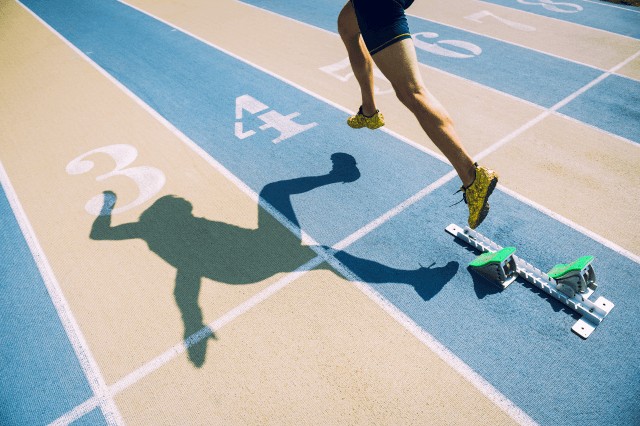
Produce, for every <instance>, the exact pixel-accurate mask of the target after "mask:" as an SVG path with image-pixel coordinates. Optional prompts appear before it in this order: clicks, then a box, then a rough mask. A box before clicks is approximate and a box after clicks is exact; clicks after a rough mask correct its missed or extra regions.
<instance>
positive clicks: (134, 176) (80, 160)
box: [66, 144, 166, 216]
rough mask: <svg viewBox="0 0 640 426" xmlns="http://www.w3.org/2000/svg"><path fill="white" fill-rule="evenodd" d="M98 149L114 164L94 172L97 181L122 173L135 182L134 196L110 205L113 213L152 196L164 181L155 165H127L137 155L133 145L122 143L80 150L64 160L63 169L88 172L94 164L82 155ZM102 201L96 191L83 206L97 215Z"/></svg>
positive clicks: (96, 152)
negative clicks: (105, 169) (124, 201)
mask: <svg viewBox="0 0 640 426" xmlns="http://www.w3.org/2000/svg"><path fill="white" fill-rule="evenodd" d="M100 153H101V154H107V155H108V156H110V157H111V158H113V160H114V161H115V163H116V164H115V168H114V169H113V170H112V171H110V172H109V173H105V174H103V175H100V176H98V177H97V178H96V180H97V181H103V180H106V179H109V178H111V177H114V176H125V177H127V178H129V179H131V180H133V181H134V182H135V183H136V185H137V186H138V198H136V199H135V200H133V201H132V202H130V203H129V204H127V205H125V206H121V207H118V208H115V209H113V212H112V213H113V214H118V213H122V212H125V211H127V210H130V209H132V208H134V207H136V206H139V205H140V204H142V203H144V202H145V201H147V200H149V199H151V198H153V196H154V195H155V194H157V193H158V192H159V191H160V189H162V187H163V186H164V183H165V182H166V178H165V176H164V173H162V171H160V170H158V169H156V168H155V167H147V166H138V167H128V168H127V166H129V165H130V164H131V163H133V162H134V160H135V159H136V158H137V157H138V151H137V150H136V149H135V148H134V147H133V146H131V145H124V144H118V145H109V146H104V147H102V148H97V149H94V150H93V151H89V152H86V153H84V154H82V155H81V156H79V157H77V158H75V159H73V160H72V161H71V162H70V163H69V164H67V168H66V170H67V173H69V174H70V175H81V174H84V173H87V172H89V171H90V170H92V169H93V167H94V165H95V164H94V163H93V161H90V160H87V159H86V158H87V157H90V156H92V155H95V154H100ZM103 202H104V196H103V195H96V196H95V197H93V198H91V199H90V200H89V202H88V203H87V204H86V205H85V207H84V208H85V210H86V211H87V212H88V213H90V214H92V215H95V216H98V215H100V211H101V210H102V204H103Z"/></svg>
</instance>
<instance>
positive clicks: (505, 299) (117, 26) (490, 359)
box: [25, 0, 640, 425]
mask: <svg viewBox="0 0 640 426" xmlns="http://www.w3.org/2000/svg"><path fill="white" fill-rule="evenodd" d="M25 4H26V5H27V6H28V7H29V8H31V9H32V10H33V11H34V12H35V13H36V14H38V15H39V16H40V17H42V18H43V19H44V20H45V21H46V22H47V23H49V24H50V25H52V26H53V27H54V28H55V29H56V30H57V31H58V32H60V33H61V34H62V35H63V36H64V37H66V38H67V39H68V40H69V41H70V42H71V43H73V44H74V45H76V46H77V47H78V48H80V49H81V50H83V51H91V52H93V53H92V54H91V58H92V59H93V60H94V61H95V62H96V63H97V64H99V65H100V66H101V67H103V68H104V69H105V70H107V71H108V72H109V73H111V74H112V75H113V76H114V77H115V78H117V79H118V80H119V81H121V82H122V83H123V84H124V85H126V86H127V87H128V88H129V89H130V90H132V91H133V92H134V93H135V94H136V95H138V96H139V97H140V98H142V99H143V100H144V101H145V102H147V103H148V104H149V105H151V106H152V107H153V108H155V109H156V110H157V111H158V112H159V113H160V114H162V115H163V116H164V117H166V118H167V119H168V120H169V121H171V123H173V125H175V126H176V127H177V128H178V129H180V130H181V131H182V132H184V133H185V134H186V135H188V136H189V137H190V138H192V139H193V140H194V141H195V142H196V143H197V144H199V145H200V146H201V147H202V148H203V149H205V150H206V151H207V152H209V153H210V154H211V155H212V156H213V157H215V158H216V159H217V160H218V161H220V162H221V163H222V164H223V165H224V166H225V167H227V168H228V169H229V170H231V171H232V172H233V173H234V174H236V175H237V176H238V177H240V178H241V179H242V180H243V181H245V182H246V183H247V184H248V185H249V186H250V187H251V188H253V189H254V190H255V191H260V190H261V189H262V188H263V187H264V185H266V184H268V183H271V182H276V181H281V180H283V179H289V178H293V177H299V176H311V175H319V174H322V173H324V172H326V171H328V169H329V168H330V164H329V160H328V159H329V156H330V155H331V154H332V153H335V152H346V153H349V154H351V155H353V156H354V157H355V158H356V160H357V161H358V165H359V167H360V171H361V173H362V177H361V178H360V179H359V180H357V181H356V182H354V183H350V184H345V185H343V184H334V185H326V186H323V187H321V188H319V189H316V190H314V191H310V192H307V193H304V194H299V195H295V196H294V202H293V208H294V211H295V216H297V220H298V221H299V222H300V224H301V226H302V228H303V229H304V230H305V231H306V232H307V233H309V234H310V235H311V236H312V237H314V238H315V239H316V240H318V241H320V242H321V243H322V244H332V243H334V242H336V241H339V240H341V239H342V238H344V237H346V236H347V235H349V234H350V233H351V232H353V231H354V230H356V229H358V228H359V227H360V226H362V225H363V224H365V223H368V222H369V221H371V220H372V219H374V218H376V217H378V216H379V215H380V214H381V213H383V212H385V211H387V210H388V209H389V208H390V207H391V206H394V205H396V204H397V203H398V202H400V201H401V200H404V199H406V198H408V197H409V196H410V195H413V193H415V192H416V191H417V190H418V189H420V188H422V187H424V186H426V185H427V184H429V183H431V182H433V181H435V180H436V179H437V178H438V177H440V176H442V175H443V174H444V173H446V172H447V171H449V170H450V168H449V167H447V166H445V165H443V164H442V163H440V162H439V161H437V160H434V159H433V158H431V157H428V156H426V155H425V154H423V153H421V152H420V151H417V150H416V149H414V148H411V147H409V146H407V145H405V144H403V143H401V142H399V141H397V140H395V139H393V138H391V137H390V136H388V135H386V134H385V133H382V132H379V131H378V132H369V131H353V130H351V129H349V128H348V127H347V126H346V125H345V124H344V120H345V118H346V116H345V114H344V113H342V112H340V111H337V110H335V109H333V108H332V107H330V106H328V105H327V104H325V103H323V102H321V101H319V100H317V99H315V98H313V97H311V96H309V95H307V94H304V93H302V92H300V91H298V90H296V89H294V88H292V87H291V86H289V85H287V84H285V83H284V82H282V81H280V80H277V79H275V78H273V77H270V76H268V75H266V74H264V73H262V72H260V71H258V70H256V69H254V68H252V67H250V66H249V65H247V64H245V63H243V62H241V61H239V60H237V59H234V58H233V57H231V56H228V55H226V54H224V53H223V52H220V51H219V50H217V49H215V48H212V47H210V46H207V45H205V44H203V43H200V42H198V41H196V40H194V39H192V38H190V37H188V36H186V35H185V34H183V33H181V32H179V31H174V30H173V29H172V28H170V27H168V26H166V25H164V24H162V23H160V22H158V21H155V20H153V19H152V18H149V17H147V16H145V15H143V14H141V13H139V12H137V11H135V10H133V9H131V8H129V7H127V6H125V5H123V4H121V3H118V2H115V1H108V0H104V1H99V2H91V3H89V2H84V1H80V0H66V1H59V2H56V3H55V4H53V3H52V2H50V1H44V0H29V1H26V2H25ZM244 94H249V95H251V96H252V97H254V98H255V99H258V100H260V101H261V102H263V103H264V104H265V105H268V106H269V108H270V109H269V110H271V109H274V110H277V111H279V112H282V113H283V114H288V113H291V112H294V111H295V112H300V115H299V116H298V117H297V118H295V120H296V121H297V122H299V123H311V122H317V123H318V125H317V126H316V127H314V128H312V129H310V130H308V131H306V132H303V133H301V134H300V135H298V136H294V137H292V138H290V139H287V140H285V141H283V142H281V143H279V144H273V143H271V140H272V139H273V138H274V137H276V136H277V135H278V133H277V132H273V131H272V130H265V131H260V130H259V127H258V126H259V124H260V122H259V120H257V119H256V118H255V117H253V119H254V120H255V121H252V120H249V119H247V120H244V119H243V120H244V121H243V125H244V130H248V129H253V130H255V131H256V134H255V135H254V136H251V137H249V138H247V139H244V140H242V141H241V140H238V139H237V138H236V137H235V135H234V125H235V123H236V122H237V121H236V119H235V99H236V98H237V97H238V96H240V95H244ZM265 111H267V110H265ZM269 132H271V133H269ZM158 149H161V147H158ZM455 189H457V183H456V182H450V183H449V184H448V185H446V186H445V187H443V188H441V189H439V190H437V191H436V192H435V193H433V194H431V195H429V196H427V197H426V198H425V199H423V200H422V201H420V202H419V203H417V204H416V205H414V206H412V207H411V208H409V209H408V210H406V211H404V212H403V213H401V214H400V215H398V216H397V217H395V218H393V219H392V220H391V221H389V222H388V223H386V224H384V225H383V226H382V227H380V228H378V229H376V230H375V231H374V232H372V233H371V234H369V235H367V236H366V237H364V238H363V239H361V240H359V241H357V242H356V243H354V244H353V245H352V246H351V247H348V248H347V249H345V251H343V252H339V253H337V255H336V256H337V257H338V259H340V260H341V261H342V262H343V263H344V264H345V265H347V266H348V267H350V268H351V269H352V270H353V271H354V272H355V273H356V274H358V275H360V277H361V278H363V279H364V280H366V281H367V282H369V283H370V285H371V286H372V287H374V288H375V289H376V290H378V291H379V292H381V293H382V294H383V295H384V296H385V297H386V298H388V300H390V301H391V302H392V303H394V304H395V305H396V306H397V307H398V308H400V309H401V310H402V311H404V312H405V313H406V314H407V315H408V316H410V317H411V318H412V319H413V320H414V321H415V322H416V323H417V324H418V325H419V326H420V327H422V328H424V329H425V330H426V331H427V332H429V333H431V334H432V335H434V336H435V337H436V338H437V339H438V340H439V341H441V342H442V343H443V344H445V345H446V346H447V347H448V348H449V349H450V350H451V351H453V352H454V353H455V354H456V355H457V356H459V357H460V358H461V359H462V360H464V361H465V362H466V363H468V364H469V365H470V366H471V367H472V368H473V369H475V370H476V371H477V372H478V373H479V374H481V375H482V376H483V377H484V378H486V379H487V380H488V381H489V382H490V383H491V384H492V385H493V386H495V387H496V388H497V389H498V390H499V391H500V392H502V393H503V394H504V395H505V396H507V397H508V398H509V399H511V400H512V401H514V402H515V403H516V404H517V405H518V406H520V407H522V408H523V409H524V410H525V411H526V412H527V413H528V414H529V415H530V416H532V417H533V418H534V419H535V420H537V421H539V422H540V423H542V424H548V425H557V424H563V425H583V424H609V425H629V424H634V422H636V423H637V421H638V419H640V417H639V416H640V414H639V411H638V406H637V396H638V394H639V383H640V368H639V366H640V357H639V355H638V351H637V348H638V347H639V345H640V337H639V333H637V329H638V327H639V326H640V319H639V318H638V312H640V301H639V300H638V298H637V297H636V294H637V285H636V278H637V276H639V275H640V266H639V265H638V264H636V263H634V262H632V261H630V260H627V259H626V258H623V257H621V256H620V255H618V254H616V253H615V252H613V251H611V250H609V249H607V248H606V247H603V246H602V245H600V244H598V243H596V242H594V241H593V240H591V239H589V238H587V237H585V236H584V235H582V234H580V233H578V232H576V231H574V230H572V229H570V228H568V227H566V226H564V225H562V224H560V223H558V222H556V221H554V220H552V219H550V218H549V217H548V216H545V215H543V214H541V213H539V212H537V211H536V210H534V209H532V208H530V207H528V206H526V205H524V204H522V203H520V202H518V201H516V200H515V199H513V198H510V197H508V196H506V195H504V194H502V193H497V194H495V196H494V198H492V203H491V204H492V214H491V215H490V216H489V218H488V219H487V222H486V224H483V226H482V229H481V232H483V233H485V234H486V235H489V236H491V237H492V238H494V239H495V240H496V241H497V242H498V243H500V244H503V245H515V246H516V247H518V249H519V251H518V255H520V256H521V257H522V258H524V259H525V260H527V261H529V262H530V263H532V264H534V265H536V266H538V267H540V268H542V269H548V268H550V267H551V266H553V265H554V264H555V263H559V262H566V261H568V260H573V258H576V257H578V256H580V255H584V254H592V255H594V256H595V257H596V268H597V274H598V277H599V282H600V283H601V290H598V292H597V293H598V294H602V295H604V296H605V297H607V298H608V299H610V300H611V301H613V302H614V303H615V304H616V308H615V309H614V310H613V311H612V313H611V314H610V316H609V317H608V318H607V319H606V320H605V321H604V323H603V324H602V325H601V326H599V327H598V329H597V330H596V331H595V333H594V334H593V335H592V336H591V337H590V338H589V339H588V340H586V341H583V340H581V339H580V338H578V337H577V336H575V335H573V334H572V333H571V332H570V328H571V326H572V325H573V323H574V322H575V320H576V317H575V316H573V315H572V314H571V313H570V312H567V311H566V310H565V309H562V307H561V306H559V305H558V304H557V303H555V302H554V301H553V300H550V299H549V298H548V297H546V296H545V295H543V294H540V293H539V292H537V291H535V290H534V289H532V288H531V287H529V286H527V285H525V284H522V283H521V284H513V285H512V286H511V287H509V289H508V290H507V291H505V292H503V293H495V292H493V290H492V289H491V288H488V287H486V286H485V285H484V284H482V283H481V282H479V281H477V280H474V278H473V277H472V276H471V275H470V274H469V273H468V272H467V271H466V270H465V265H466V264H467V263H468V262H469V261H470V260H472V259H473V258H474V254H472V253H470V252H469V251H468V250H466V249H465V248H464V247H463V246H461V245H459V244H457V243H456V242H454V240H453V237H450V236H449V235H448V234H446V233H445V231H444V227H445V226H446V225H448V224H449V223H451V222H456V223H458V224H463V223H464V222H465V219H466V218H465V213H466V211H465V207H464V205H460V206H457V207H454V208H449V207H447V206H448V205H449V204H451V203H452V202H453V201H455V199H453V198H452V196H451V193H452V192H454V190H455ZM177 195H180V194H177ZM220 202H224V200H221V201H220ZM283 213H285V214H287V215H289V217H290V218H291V219H295V218H294V217H293V216H292V215H293V214H294V213H293V212H283ZM420 264H422V265H424V266H425V268H422V269H418V266H419V265H420ZM430 265H431V268H430V269H429V268H428V267H429V266H430ZM425 386H428V384H425ZM416 391H419V389H418V390H416Z"/></svg>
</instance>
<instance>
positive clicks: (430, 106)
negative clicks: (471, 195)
mask: <svg viewBox="0 0 640 426" xmlns="http://www.w3.org/2000/svg"><path fill="white" fill-rule="evenodd" d="M373 60H374V61H375V63H376V65H377V66H378V68H379V69H380V71H382V73H383V74H384V75H385V77H387V79H388V80H389V81H390V82H391V84H392V86H393V88H394V90H395V92H396V95H397V96H398V99H400V101H401V102H402V103H403V104H404V105H405V106H406V107H407V108H408V109H409V110H410V111H411V112H412V113H413V114H414V115H415V116H416V118H417V119H418V122H419V123H420V125H421V126H422V128H423V129H424V131H425V132H426V133H427V135H428V136H429V138H430V139H431V140H432V141H433V143H434V144H435V145H436V146H437V147H438V149H440V151H442V153H443V154H444V155H445V157H447V159H448V160H449V161H450V162H451V164H452V165H453V167H454V168H455V169H456V171H457V172H458V176H460V179H461V180H462V183H463V185H464V186H468V185H470V184H471V183H472V182H473V179H474V177H475V167H474V163H473V160H472V159H471V157H470V156H469V154H468V153H467V151H466V150H465V148H464V147H463V146H462V144H461V143H460V141H459V139H458V135H457V134H456V131H455V128H454V126H453V121H452V120H451V117H450V116H449V114H448V113H447V111H446V110H445V109H444V107H443V106H442V105H441V104H440V102H438V100H437V99H436V98H435V97H434V96H433V95H432V94H431V93H430V92H429V91H428V90H427V89H426V88H425V86H424V83H423V81H422V76H421V75H420V70H419V67H418V59H417V57H416V51H415V47H414V46H413V40H412V39H410V38H407V39H404V40H400V41H398V42H396V43H394V44H392V45H390V46H387V47H386V48H384V49H383V50H381V51H379V52H377V53H375V54H374V55H373Z"/></svg>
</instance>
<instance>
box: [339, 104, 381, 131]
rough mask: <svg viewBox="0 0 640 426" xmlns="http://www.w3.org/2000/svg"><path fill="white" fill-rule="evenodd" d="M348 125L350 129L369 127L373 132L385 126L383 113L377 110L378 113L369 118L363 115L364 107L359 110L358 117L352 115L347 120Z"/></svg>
mask: <svg viewBox="0 0 640 426" xmlns="http://www.w3.org/2000/svg"><path fill="white" fill-rule="evenodd" d="M347 124H348V125H349V127H352V128H354V129H362V128H363V127H367V128H369V129H371V130H373V129H377V128H378V127H382V126H384V117H383V116H382V113H381V112H380V111H378V110H376V113H375V114H373V115H372V116H371V117H367V116H366V115H364V114H363V113H362V106H360V109H358V113H357V114H356V115H352V116H351V117H349V118H347Z"/></svg>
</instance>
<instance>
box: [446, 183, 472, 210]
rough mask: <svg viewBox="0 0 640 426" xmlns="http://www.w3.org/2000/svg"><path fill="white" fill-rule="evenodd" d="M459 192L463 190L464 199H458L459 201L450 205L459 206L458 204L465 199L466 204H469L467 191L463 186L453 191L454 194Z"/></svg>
mask: <svg viewBox="0 0 640 426" xmlns="http://www.w3.org/2000/svg"><path fill="white" fill-rule="evenodd" d="M458 192H462V200H460V201H458V202H457V203H454V204H451V205H450V206H449V207H453V206H457V205H458V204H460V203H461V202H463V201H464V203H465V204H469V203H468V202H467V193H466V192H465V188H464V187H462V188H460V189H458V190H457V191H456V192H454V193H453V195H456V194H457V193H458Z"/></svg>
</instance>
